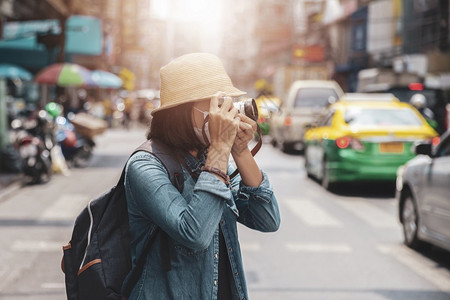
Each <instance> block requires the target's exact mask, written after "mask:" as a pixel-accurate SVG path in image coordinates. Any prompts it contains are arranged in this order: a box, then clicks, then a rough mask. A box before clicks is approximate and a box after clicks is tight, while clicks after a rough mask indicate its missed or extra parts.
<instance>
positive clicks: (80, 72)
mask: <svg viewBox="0 0 450 300" xmlns="http://www.w3.org/2000/svg"><path fill="white" fill-rule="evenodd" d="M34 80H35V81H36V82H37V83H46V84H56V85H59V86H95V85H96V84H95V82H94V81H93V80H92V74H91V71H89V70H88V69H86V68H85V67H83V66H80V65H77V64H72V63H57V64H53V65H50V66H48V67H45V68H44V69H42V70H41V71H40V72H39V73H38V74H37V75H36V78H35V79H34Z"/></svg>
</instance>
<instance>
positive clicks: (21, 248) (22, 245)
mask: <svg viewBox="0 0 450 300" xmlns="http://www.w3.org/2000/svg"><path fill="white" fill-rule="evenodd" d="M62 246H63V245H62V244H61V243H57V242H50V241H31V240H28V241H26V240H16V241H14V242H13V243H12V245H11V250H12V251H15V252H52V251H55V252H62Z"/></svg>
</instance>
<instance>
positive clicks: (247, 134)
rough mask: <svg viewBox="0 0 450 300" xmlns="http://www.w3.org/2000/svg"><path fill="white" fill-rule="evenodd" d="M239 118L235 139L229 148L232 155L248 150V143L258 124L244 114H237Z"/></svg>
mask: <svg viewBox="0 0 450 300" xmlns="http://www.w3.org/2000/svg"><path fill="white" fill-rule="evenodd" d="M238 116H239V118H240V122H239V128H238V131H237V134H236V139H235V140H234V144H233V147H232V148H231V153H232V154H233V157H236V156H239V155H241V154H242V152H243V151H246V150H249V149H248V143H249V142H250V141H251V140H252V139H253V137H254V136H255V132H256V129H257V126H258V124H256V122H255V121H253V120H252V119H250V118H249V117H247V116H246V115H244V114H238Z"/></svg>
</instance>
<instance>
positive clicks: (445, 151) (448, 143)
mask: <svg viewBox="0 0 450 300" xmlns="http://www.w3.org/2000/svg"><path fill="white" fill-rule="evenodd" d="M436 154H437V156H450V136H447V138H446V139H445V140H443V141H442V142H441V144H440V145H439V146H438V149H437V153H436Z"/></svg>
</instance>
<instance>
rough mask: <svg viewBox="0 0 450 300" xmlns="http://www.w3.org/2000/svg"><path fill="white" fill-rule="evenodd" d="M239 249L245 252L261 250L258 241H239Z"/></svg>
mask: <svg viewBox="0 0 450 300" xmlns="http://www.w3.org/2000/svg"><path fill="white" fill-rule="evenodd" d="M240 244H241V250H242V251H247V252H257V251H260V250H261V245H260V244H258V243H240Z"/></svg>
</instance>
